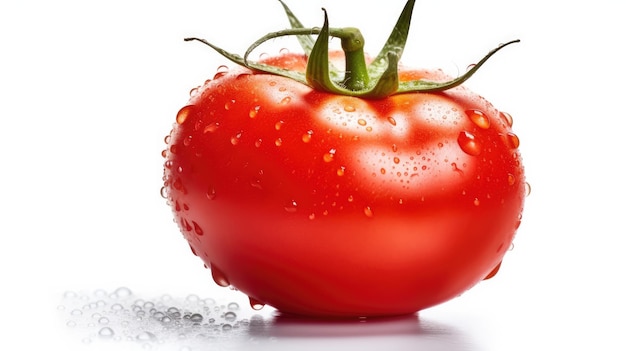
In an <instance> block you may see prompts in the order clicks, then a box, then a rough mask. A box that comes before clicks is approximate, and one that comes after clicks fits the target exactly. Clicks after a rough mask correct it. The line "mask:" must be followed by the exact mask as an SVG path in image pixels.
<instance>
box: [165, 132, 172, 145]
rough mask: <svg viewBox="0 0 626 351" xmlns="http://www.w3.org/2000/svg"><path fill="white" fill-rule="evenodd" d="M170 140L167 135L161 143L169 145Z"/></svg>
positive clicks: (170, 137)
mask: <svg viewBox="0 0 626 351" xmlns="http://www.w3.org/2000/svg"><path fill="white" fill-rule="evenodd" d="M170 140H172V135H171V134H168V135H166V136H165V138H163V141H164V142H165V144H166V145H167V144H169V143H170Z"/></svg>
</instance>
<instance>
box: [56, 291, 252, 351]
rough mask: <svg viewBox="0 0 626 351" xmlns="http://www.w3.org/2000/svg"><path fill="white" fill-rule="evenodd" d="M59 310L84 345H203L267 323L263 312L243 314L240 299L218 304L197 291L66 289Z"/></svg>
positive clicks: (186, 350)
mask: <svg viewBox="0 0 626 351" xmlns="http://www.w3.org/2000/svg"><path fill="white" fill-rule="evenodd" d="M57 310H58V312H59V314H60V317H61V319H62V321H63V323H65V325H66V326H67V328H69V329H71V330H73V331H76V332H78V333H80V334H81V337H82V339H81V340H82V342H83V343H85V344H90V343H92V342H119V343H136V344H138V346H140V347H141V348H142V349H153V350H155V349H159V350H162V349H168V350H177V351H191V350H197V349H204V348H203V345H204V347H206V343H207V342H209V341H215V340H218V341H219V340H222V341H223V340H224V339H228V338H232V337H233V336H235V335H239V334H240V333H242V332H246V331H247V330H248V329H249V328H250V326H251V325H253V324H255V323H256V324H259V323H263V317H262V316H261V315H258V314H254V315H252V316H248V315H245V314H246V311H245V310H243V309H240V307H239V304H238V303H237V302H228V303H223V304H220V303H219V302H218V301H216V300H215V299H213V298H200V297H199V296H197V295H188V296H186V297H185V298H174V297H172V296H170V295H162V296H161V297H159V298H157V299H147V300H146V299H141V298H139V297H138V296H135V295H134V294H133V293H132V292H131V290H130V289H128V288H126V287H121V288H118V289H116V290H115V291H113V292H110V293H109V292H106V291H104V290H96V291H95V292H93V293H88V294H87V293H77V292H74V291H67V292H65V293H64V295H63V297H62V300H61V302H60V304H59V305H58V307H57Z"/></svg>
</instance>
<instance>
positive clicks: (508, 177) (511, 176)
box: [507, 173, 515, 185]
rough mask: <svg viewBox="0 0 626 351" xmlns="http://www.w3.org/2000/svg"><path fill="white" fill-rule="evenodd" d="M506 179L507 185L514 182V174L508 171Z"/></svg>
mask: <svg viewBox="0 0 626 351" xmlns="http://www.w3.org/2000/svg"><path fill="white" fill-rule="evenodd" d="M507 181H508V183H509V185H513V184H515V176H514V175H512V174H510V173H509V175H508V176H507Z"/></svg>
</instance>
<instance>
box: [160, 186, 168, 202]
mask: <svg viewBox="0 0 626 351" xmlns="http://www.w3.org/2000/svg"><path fill="white" fill-rule="evenodd" d="M161 197H162V198H164V199H167V198H168V197H169V190H168V189H167V187H165V186H163V187H161Z"/></svg>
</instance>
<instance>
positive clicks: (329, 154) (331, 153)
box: [323, 149, 337, 163]
mask: <svg viewBox="0 0 626 351" xmlns="http://www.w3.org/2000/svg"><path fill="white" fill-rule="evenodd" d="M336 152H337V150H335V149H330V150H329V151H328V152H327V153H325V154H324V157H323V158H324V162H327V163H328V162H332V160H333V159H334V158H335V153H336Z"/></svg>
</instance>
